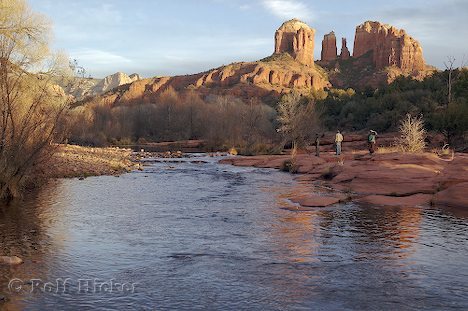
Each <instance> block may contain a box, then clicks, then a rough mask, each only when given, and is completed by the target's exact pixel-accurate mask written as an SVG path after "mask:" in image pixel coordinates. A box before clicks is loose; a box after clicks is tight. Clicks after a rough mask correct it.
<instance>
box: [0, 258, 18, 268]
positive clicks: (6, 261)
mask: <svg viewBox="0 0 468 311" xmlns="http://www.w3.org/2000/svg"><path fill="white" fill-rule="evenodd" d="M22 263H23V260H22V259H21V258H19V257H17V256H11V257H10V256H0V265H1V264H4V265H11V266H14V265H20V264H22Z"/></svg>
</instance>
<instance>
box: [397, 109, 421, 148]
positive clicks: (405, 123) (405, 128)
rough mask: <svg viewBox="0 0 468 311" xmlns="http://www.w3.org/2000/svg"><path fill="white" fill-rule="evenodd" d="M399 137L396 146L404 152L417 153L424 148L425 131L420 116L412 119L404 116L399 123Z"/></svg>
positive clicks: (408, 115) (409, 116)
mask: <svg viewBox="0 0 468 311" xmlns="http://www.w3.org/2000/svg"><path fill="white" fill-rule="evenodd" d="M399 130H400V137H399V138H398V140H397V146H398V147H400V148H401V149H402V150H403V151H404V152H411V153H419V152H423V151H424V148H425V147H426V142H425V140H426V130H425V129H424V121H423V119H422V116H418V117H413V116H411V115H410V114H407V115H406V118H405V119H403V120H402V121H401V123H400V128H399Z"/></svg>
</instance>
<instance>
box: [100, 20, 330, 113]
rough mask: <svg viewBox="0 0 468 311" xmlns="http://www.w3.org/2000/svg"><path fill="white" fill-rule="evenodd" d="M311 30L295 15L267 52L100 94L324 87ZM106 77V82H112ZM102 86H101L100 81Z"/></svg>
mask: <svg viewBox="0 0 468 311" xmlns="http://www.w3.org/2000/svg"><path fill="white" fill-rule="evenodd" d="M314 33H315V30H313V29H312V28H310V27H309V26H308V25H307V24H305V23H303V22H301V21H299V20H296V19H294V20H290V21H287V22H285V23H284V24H282V25H281V27H280V28H279V29H278V30H277V31H276V35H275V52H274V53H273V55H271V56H269V57H267V58H265V59H262V60H259V61H256V62H241V63H233V64H230V65H227V66H222V67H219V68H215V69H212V70H209V71H206V72H202V73H198V74H194V75H185V76H174V77H157V78H153V79H144V80H138V81H136V82H133V83H131V84H127V85H124V86H121V87H118V88H117V89H115V91H113V92H109V93H106V94H104V95H103V96H101V99H102V101H103V102H104V103H106V104H108V105H124V104H128V103H138V102H145V101H148V102H151V101H152V100H154V98H156V97H157V96H158V95H159V94H160V93H161V92H163V91H165V90H167V89H168V88H172V89H174V90H175V91H177V92H185V91H187V90H191V91H196V92H198V93H200V94H202V95H208V94H217V95H231V96H236V97H240V98H243V99H250V98H252V97H257V98H261V99H263V100H265V101H270V100H271V101H272V102H276V101H277V99H278V97H279V96H281V95H282V94H284V93H288V92H290V91H291V90H292V89H294V90H297V91H299V92H303V93H309V92H310V91H311V90H318V89H323V88H325V87H330V86H331V85H330V83H329V82H328V78H327V76H326V74H325V71H324V70H323V69H321V68H320V67H318V66H315V65H314V59H313V57H314V54H313V50H314ZM112 81H113V80H112V79H108V81H107V85H109V86H111V85H113V82H112ZM101 86H102V85H101Z"/></svg>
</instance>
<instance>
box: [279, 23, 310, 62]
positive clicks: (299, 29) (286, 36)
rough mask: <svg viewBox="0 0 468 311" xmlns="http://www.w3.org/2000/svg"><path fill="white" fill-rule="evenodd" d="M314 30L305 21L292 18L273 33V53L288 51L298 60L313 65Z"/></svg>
mask: <svg viewBox="0 0 468 311" xmlns="http://www.w3.org/2000/svg"><path fill="white" fill-rule="evenodd" d="M314 36H315V30H314V29H312V28H310V27H309V26H308V25H307V24H306V23H304V22H301V21H300V20H297V19H292V20H290V21H287V22H285V23H283V25H281V27H280V28H279V29H278V30H277V31H276V33H275V54H281V53H288V54H289V55H291V56H292V57H293V58H294V59H295V60H297V61H298V62H300V63H302V64H304V65H307V66H313V65H314Z"/></svg>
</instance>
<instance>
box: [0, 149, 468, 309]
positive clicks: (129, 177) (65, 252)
mask: <svg viewBox="0 0 468 311" xmlns="http://www.w3.org/2000/svg"><path fill="white" fill-rule="evenodd" d="M197 160H201V161H204V162H206V163H203V162H197V163H191V161H193V159H187V160H185V159H182V160H180V163H179V162H178V163H163V162H151V163H148V166H146V167H145V169H144V171H142V172H133V173H130V174H126V175H122V176H121V177H120V178H115V177H106V176H103V177H93V178H87V179H85V180H83V181H78V180H62V181H58V182H56V183H54V184H52V185H51V186H49V187H48V188H46V189H44V191H42V192H40V193H38V194H35V195H34V196H33V197H32V198H31V199H30V200H28V201H25V202H22V203H21V204H17V205H16V206H12V207H9V208H1V209H0V230H1V232H2V234H1V235H0V250H1V251H2V253H4V254H17V255H19V256H20V257H22V258H24V260H25V264H24V265H22V266H20V267H17V268H15V269H10V268H9V267H4V266H0V296H2V295H6V294H7V293H8V292H7V288H6V286H7V283H8V280H9V279H10V278H12V277H19V278H23V279H25V280H26V279H31V278H33V277H36V278H42V279H45V280H53V279H55V278H57V277H71V278H75V279H76V278H81V277H86V278H92V279H94V278H97V279H100V280H111V279H114V280H116V281H121V282H135V283H137V284H138V285H137V287H136V291H135V292H134V293H133V294H118V293H116V294H112V295H106V294H102V293H100V294H97V295H78V294H74V295H73V294H72V295H58V294H54V293H43V294H40V293H37V294H35V295H10V294H8V295H7V296H8V298H9V299H10V301H9V302H8V304H9V307H11V308H13V309H14V308H17V309H51V308H55V306H57V305H58V306H60V308H61V309H63V310H66V309H69V310H74V309H77V308H78V309H87V308H88V309H90V308H99V309H101V310H106V309H109V310H110V309H125V308H135V309H161V310H171V309H186V310H193V309H254V310H255V309H258V310H264V309H269V310H287V309H331V310H336V309H379V310H380V309H381V310H395V309H403V310H407V309H408V310H416V309H418V310H420V309H424V310H442V309H443V310H447V309H454V310H455V309H457V308H458V309H468V299H467V298H466V292H467V289H468V284H467V280H468V265H467V261H466V257H467V256H468V243H466V242H467V241H468V219H467V218H463V217H458V216H456V215H455V214H453V213H450V212H447V211H444V210H438V209H431V208H377V207H375V208H372V207H360V206H358V205H354V204H346V205H338V206H333V207H328V208H322V209H310V210H309V211H307V212H297V211H296V212H293V211H290V210H286V209H282V207H283V208H284V207H285V206H289V207H290V205H288V204H289V203H287V201H286V200H284V197H285V194H287V193H290V192H291V191H293V190H294V189H293V188H294V187H295V186H296V183H295V182H294V181H293V180H292V179H291V176H290V175H288V174H283V173H280V172H276V171H273V170H269V169H257V168H240V167H233V166H228V165H218V164H216V163H215V161H216V159H214V158H208V157H199V158H198V159H197ZM4 293H5V294H4Z"/></svg>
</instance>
